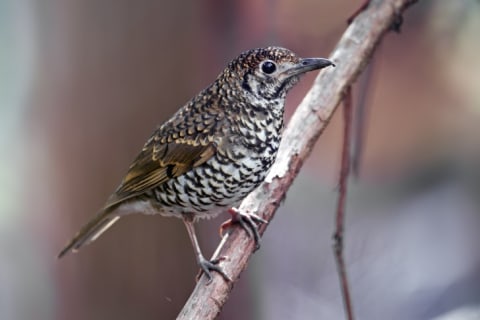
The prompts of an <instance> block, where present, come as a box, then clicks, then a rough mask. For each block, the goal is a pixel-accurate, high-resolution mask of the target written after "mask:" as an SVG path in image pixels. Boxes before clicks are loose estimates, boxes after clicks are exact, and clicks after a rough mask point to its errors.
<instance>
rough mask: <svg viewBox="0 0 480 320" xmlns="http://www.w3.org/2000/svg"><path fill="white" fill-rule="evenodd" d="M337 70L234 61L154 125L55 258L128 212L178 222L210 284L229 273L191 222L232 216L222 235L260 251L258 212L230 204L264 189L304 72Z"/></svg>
mask: <svg viewBox="0 0 480 320" xmlns="http://www.w3.org/2000/svg"><path fill="white" fill-rule="evenodd" d="M328 66H334V63H333V62H332V61H330V60H328V59H325V58H301V57H299V56H298V55H297V54H295V53H294V52H292V51H290V50H289V49H286V48H282V47H274V46H271V47H264V48H257V49H252V50H248V51H245V52H243V53H241V54H240V55H239V56H238V57H236V58H235V59H233V60H232V61H231V62H230V63H228V65H227V66H226V68H225V69H224V70H223V71H222V72H221V73H220V74H219V75H218V77H217V78H216V79H215V81H214V82H213V83H211V84H210V85H209V86H208V87H207V88H205V89H204V90H203V91H201V92H200V93H199V94H197V95H196V96H195V97H193V98H192V99H191V100H190V101H188V102H187V103H186V104H185V105H184V106H182V107H181V108H180V109H179V110H178V111H177V112H176V113H175V114H174V115H173V116H172V117H171V118H170V119H169V120H168V121H166V122H165V123H163V124H162V125H160V126H159V127H157V128H156V129H155V130H154V132H153V134H152V135H151V137H150V138H149V139H148V140H147V142H146V143H145V145H144V146H143V148H142V150H141V151H140V153H139V154H138V156H137V157H136V158H135V160H134V161H133V163H132V164H131V165H130V167H129V169H128V171H127V173H126V175H125V176H124V178H123V179H122V181H121V183H120V185H119V186H118V188H117V189H116V190H115V192H113V194H112V195H111V196H110V197H109V198H108V199H107V201H106V203H105V205H104V206H103V208H102V209H101V210H99V211H98V212H97V214H96V215H95V216H94V217H93V218H92V219H91V220H90V221H89V222H88V223H87V224H85V225H84V226H83V227H82V228H81V229H80V231H79V232H78V233H77V234H76V235H75V236H74V237H73V239H72V240H71V241H70V242H68V244H67V245H66V246H65V247H64V249H63V250H61V252H60V253H59V255H58V258H61V257H63V256H64V255H65V254H67V253H68V252H70V251H73V252H76V251H77V250H78V249H79V248H80V247H82V246H84V245H86V244H89V243H91V242H93V241H94V240H96V239H97V238H98V237H99V236H100V235H101V234H102V233H103V232H105V231H106V230H107V229H109V228H110V227H111V226H112V225H113V224H114V223H115V222H117V221H118V220H119V219H120V218H121V217H123V216H125V215H129V214H133V213H143V214H160V215H162V216H173V217H177V218H181V219H182V220H183V222H184V224H185V227H186V229H187V232H188V235H189V237H190V241H191V243H192V246H193V249H194V253H195V256H196V261H197V264H198V266H199V267H200V272H203V273H204V274H205V275H206V276H207V278H208V281H211V279H212V274H211V272H212V271H215V272H218V273H219V274H220V275H221V276H222V277H223V278H225V280H230V278H229V277H228V275H227V274H226V273H225V272H224V271H223V269H222V268H221V267H220V266H219V261H220V260H221V258H219V259H212V260H208V259H206V258H205V257H204V255H203V254H202V251H201V249H200V246H199V243H198V240H197V236H196V233H195V228H194V223H195V222H196V221H197V220H198V219H202V218H213V217H216V216H217V215H219V214H220V213H222V212H229V213H230V214H231V216H232V217H231V219H230V220H228V221H227V222H225V223H224V224H222V227H221V230H223V229H224V228H227V227H231V226H232V225H233V224H235V223H238V224H240V226H241V227H242V228H243V229H244V230H245V231H246V232H247V234H248V235H249V236H251V237H253V238H254V240H255V243H256V245H257V247H258V243H259V239H260V236H259V232H258V225H259V224H261V223H265V222H266V221H265V220H264V219H262V218H261V217H260V216H259V215H258V214H256V213H249V212H242V211H240V210H239V209H237V208H236V207H235V206H236V205H238V204H239V202H240V201H241V200H243V199H244V198H245V197H246V196H247V195H248V194H249V193H250V192H252V191H253V190H254V189H255V188H256V187H258V186H259V185H260V183H262V182H263V181H264V179H265V177H266V175H267V174H268V172H269V170H270V168H271V166H272V164H273V163H274V161H275V158H276V155H277V151H278V148H279V145H280V141H281V137H282V131H283V127H284V107H285V98H286V95H287V92H288V91H289V90H290V89H291V88H292V87H293V86H294V85H295V84H297V82H298V81H299V78H300V76H301V75H303V74H305V73H306V72H308V71H312V70H318V69H322V68H325V67H328Z"/></svg>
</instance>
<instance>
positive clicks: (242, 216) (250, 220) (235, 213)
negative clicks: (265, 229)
mask: <svg viewBox="0 0 480 320" xmlns="http://www.w3.org/2000/svg"><path fill="white" fill-rule="evenodd" d="M228 213H230V214H231V215H232V218H231V219H229V220H227V221H225V222H224V223H222V225H221V226H220V236H223V232H224V230H225V229H228V228H230V227H231V226H232V225H233V224H240V226H241V227H242V229H243V230H245V231H246V232H247V234H248V236H249V237H250V238H253V240H255V250H258V249H259V248H260V233H259V232H258V226H257V224H260V223H268V221H267V220H265V219H263V218H261V217H259V216H258V215H256V214H254V213H249V212H241V211H240V210H238V209H237V208H230V209H228Z"/></svg>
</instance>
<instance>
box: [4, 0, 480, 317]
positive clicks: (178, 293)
mask: <svg viewBox="0 0 480 320" xmlns="http://www.w3.org/2000/svg"><path fill="white" fill-rule="evenodd" d="M361 2H362V1H353V0H350V1H346V0H345V1H326V0H325V1H320V0H316V1H312V0H296V1H286V0H278V1H274V0H267V1H253V0H247V1H219V0H217V1H195V0H185V1H158V0H143V1H135V2H134V1H123V0H115V1H113V0H110V1H107V0H105V1H84V0H83V1H80V0H67V1H65V0H45V1H35V0H3V1H0V150H1V152H0V319H4V320H17V319H18V320H23V319H71V320H75V319H92V320H93V319H116V320H120V319H173V318H174V317H175V316H176V314H177V313H178V312H179V310H180V309H181V306H182V305H183V304H184V302H185V301H186V299H187V297H188V296H189V294H190V292H191V290H192V289H193V287H194V284H195V280H194V278H195V275H196V273H197V267H196V265H195V260H194V256H193V251H192V248H191V245H190V243H189V240H188V236H187V233H186V231H185V230H184V227H183V224H182V222H181V221H179V220H177V219H168V218H163V217H160V216H159V217H151V216H148V217H146V216H131V217H127V218H125V219H122V220H121V222H119V223H118V224H117V225H115V226H114V227H113V228H112V229H111V230H110V231H109V232H107V233H106V234H105V235H104V236H102V238H100V239H99V240H98V241H97V242H96V243H95V244H94V245H92V246H89V247H87V248H85V249H84V250H82V251H81V252H80V253H78V254H76V255H69V256H67V257H65V258H64V259H62V260H57V259H55V256H56V254H57V253H58V251H59V250H60V249H61V248H62V246H63V245H64V243H65V242H66V241H67V240H68V238H69V237H71V236H72V235H73V234H74V233H75V232H76V231H77V230H78V228H79V227H80V226H81V225H82V224H83V223H84V222H86V221H87V219H88V218H89V217H91V216H92V215H93V214H94V213H95V212H96V210H97V209H98V208H99V207H101V206H102V204H103V202H104V201H105V199H106V198H107V197H108V195H109V194H110V193H111V192H112V191H113V190H114V189H115V187H116V185H117V184H118V183H119V181H120V179H121V177H122V176H123V174H124V173H125V171H126V169H127V167H128V165H129V163H130V162H131V161H132V159H133V158H134V157H135V156H136V153H137V152H138V151H139V150H140V148H141V146H142V145H143V143H144V141H145V140H146V139H147V138H148V136H149V135H150V133H151V132H152V130H153V128H154V127H155V126H156V125H157V124H160V123H162V122H163V121H164V120H166V119H167V118H168V117H169V116H171V115H172V114H173V112H174V111H175V110H176V109H177V108H179V107H180V106H181V105H182V104H183V103H184V102H185V101H187V100H188V99H190V98H191V97H192V96H193V95H194V94H196V93H197V92H198V91H199V90H201V89H202V88H203V87H205V86H206V85H207V84H208V83H210V82H211V81H212V80H213V79H214V78H215V76H216V75H217V74H218V73H219V72H220V70H221V69H222V68H223V67H224V66H225V64H226V63H227V62H228V61H229V60H230V59H231V58H233V57H234V56H236V55H237V54H238V53H239V52H241V51H243V50H246V49H250V48H252V47H258V46H264V45H270V44H275V45H281V46H285V47H288V48H290V49H292V50H294V51H296V52H297V53H299V54H300V55H302V56H328V54H329V52H330V51H331V50H332V49H333V47H334V46H335V43H336V41H337V40H338V38H339V37H340V35H341V34H342V32H343V31H344V30H345V28H346V23H345V21H346V19H347V17H348V16H349V15H350V14H351V13H353V12H354V11H355V10H356V8H357V7H358V6H359V5H360V4H361ZM479 32H480V2H479V1H475V0H470V1H469V0H458V1H449V0H437V1H427V0H424V1H420V3H418V4H416V5H415V6H414V7H412V8H411V9H410V10H408V11H407V13H406V14H405V23H404V25H403V28H402V33H401V34H393V33H392V34H389V35H388V36H387V37H386V39H385V41H384V42H383V43H382V44H381V46H380V47H379V50H378V51H377V53H376V55H375V58H374V62H373V64H372V66H371V68H372V69H371V70H370V71H371V78H370V80H369V81H366V80H365V77H362V78H361V79H360V80H359V82H358V84H357V86H356V95H355V97H356V100H357V101H358V99H360V96H361V94H362V93H366V94H367V106H368V112H367V116H366V118H365V124H366V131H365V139H364V143H365V144H364V148H363V158H362V165H361V171H360V174H359V177H358V179H354V180H352V183H351V185H350V193H349V198H348V211H347V224H346V261H347V267H348V272H349V276H350V284H351V291H352V295H353V305H354V310H355V312H356V314H357V316H358V319H438V320H440V319H442V320H450V319H480V248H479V243H480V232H479V229H480V125H479V123H480V122H479V121H480V41H479V36H478V35H479ZM338 63H339V64H340V63H348V61H338ZM313 77H314V75H308V76H306V77H305V78H304V80H303V81H302V82H301V84H300V85H299V86H298V87H296V88H295V89H294V90H293V91H292V93H291V94H290V96H289V98H288V107H287V109H288V110H287V114H288V115H290V114H291V113H292V112H293V111H294V109H295V106H296V105H297V104H298V103H299V102H300V101H301V98H302V96H303V95H304V94H305V92H306V91H307V90H308V87H309V86H310V84H311V81H312V79H313ZM341 132H342V130H341V116H340V112H337V114H336V115H335V117H334V119H333V121H332V122H331V123H330V125H329V126H328V128H327V130H326V131H325V133H324V134H323V135H322V137H321V139H320V141H319V142H318V143H317V145H316V148H315V151H314V152H313V154H312V156H311V157H310V158H309V160H308V161H307V163H306V164H305V166H304V168H303V170H302V172H301V174H300V176H299V177H298V179H297V180H296V182H295V184H294V186H293V187H292V188H291V190H290V192H289V193H288V196H287V200H286V202H285V203H284V205H283V206H282V207H281V209H280V210H279V212H278V213H277V215H276V217H275V219H274V220H273V222H272V223H271V225H270V227H269V228H268V230H267V232H266V234H265V236H264V239H263V245H262V248H261V250H260V251H258V252H257V253H256V254H255V255H254V256H253V259H252V260H251V263H250V265H249V267H248V270H246V272H244V273H243V275H242V277H241V279H240V281H239V282H238V283H237V284H236V286H235V289H234V291H233V293H232V295H231V298H230V300H229V301H228V302H227V304H226V306H225V308H224V310H223V312H222V314H221V316H220V319H234V320H235V319H342V317H343V306H342V300H341V295H340V289H339V284H338V279H337V275H336V272H335V264H334V260H333V254H332V250H331V245H332V239H331V235H332V233H333V227H334V223H333V221H334V220H333V216H334V208H335V202H336V196H337V193H336V184H337V182H336V181H337V176H338V170H339V160H340V148H341V138H342V137H341ZM224 218H226V217H224ZM222 221H223V219H222V218H218V219H216V220H210V221H206V222H201V223H199V234H200V235H201V242H202V246H203V248H204V251H205V253H206V254H207V255H210V253H211V252H212V250H213V249H214V248H215V246H216V245H217V244H218V242H219V237H218V233H217V230H218V226H219V224H220V223H221V222H222Z"/></svg>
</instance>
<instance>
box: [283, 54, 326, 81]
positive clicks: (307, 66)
mask: <svg viewBox="0 0 480 320" xmlns="http://www.w3.org/2000/svg"><path fill="white" fill-rule="evenodd" d="M328 66H334V67H335V64H334V63H333V62H332V61H330V60H328V59H324V58H304V59H300V61H298V63H296V64H294V65H293V66H292V67H291V68H288V69H287V70H285V71H284V73H285V75H287V76H288V77H293V76H297V75H300V74H302V73H305V72H308V71H312V70H317V69H322V68H325V67H328Z"/></svg>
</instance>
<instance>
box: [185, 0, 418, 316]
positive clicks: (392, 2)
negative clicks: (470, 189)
mask: <svg viewBox="0 0 480 320" xmlns="http://www.w3.org/2000/svg"><path fill="white" fill-rule="evenodd" d="M413 2H416V1H412V0H372V1H370V4H369V6H368V8H366V9H365V10H364V11H363V12H361V13H360V14H359V15H358V17H357V18H356V19H355V20H354V21H353V22H352V24H350V26H349V27H348V28H347V30H346V31H345V33H344V34H343V36H342V38H341V39H340V41H339V43H338V45H337V47H336V49H335V50H334V51H333V53H332V55H331V57H330V59H332V60H333V61H334V62H335V63H337V67H336V68H331V69H327V70H324V71H322V72H321V73H320V75H319V76H318V77H317V78H316V79H315V82H314V84H313V86H312V88H311V89H310V90H309V92H308V93H307V94H306V96H305V98H304V99H303V101H302V102H301V103H300V105H299V106H298V108H297V110H296V112H295V114H294V115H293V116H292V118H291V120H290V123H289V125H288V127H287V129H286V130H285V132H284V134H283V139H282V143H281V145H280V150H279V152H278V156H277V160H276V162H275V164H274V166H273V168H272V170H271V172H270V174H269V176H268V177H267V179H266V181H265V182H264V183H263V184H262V185H261V186H260V187H258V188H257V189H256V190H255V191H253V192H252V193H251V194H250V195H249V196H248V197H247V198H246V199H245V200H244V201H243V202H242V204H241V206H240V210H242V211H250V212H255V213H257V214H258V215H260V216H262V218H264V219H266V220H268V221H270V220H271V219H272V218H273V216H274V214H275V211H276V209H277V208H278V207H279V206H280V204H281V202H282V199H283V198H284V197H285V194H286V192H287V190H288V188H289V187H290V185H291V184H292V182H293V180H294V179H295V177H296V176H297V173H298V171H299V170H300V168H301V166H302V164H303V162H304V160H305V158H306V157H307V156H308V155H309V154H310V152H311V150H312V148H313V146H314V144H315V142H316V141H317V139H318V137H319V136H320V134H321V133H322V132H323V130H324V129H325V126H326V125H327V124H328V122H329V121H330V119H331V117H332V115H333V112H334V111H335V109H336V107H337V105H338V104H339V103H340V101H341V100H342V99H343V97H344V92H345V91H346V90H347V88H348V87H349V86H350V85H351V84H352V83H353V82H354V81H355V80H356V78H357V77H358V75H359V74H360V72H361V71H362V70H363V68H364V67H365V66H366V64H367V63H368V61H369V59H370V57H371V56H372V53H373V51H374V50H375V47H376V46H377V44H378V43H379V41H380V40H381V39H382V37H383V35H384V34H385V33H386V32H387V31H388V30H389V29H390V28H391V26H392V25H394V24H395V23H396V22H398V21H399V17H400V14H401V13H402V12H403V11H404V10H405V9H406V8H407V7H408V6H409V5H410V4H412V3H413ZM266 227H267V226H266V225H262V226H261V227H260V233H261V234H263V232H264V231H265V228H266ZM253 250H254V243H253V240H252V239H250V238H249V237H248V235H247V234H246V233H245V232H244V231H243V230H240V228H234V229H232V232H231V233H227V234H226V235H225V236H224V237H223V238H222V241H221V242H220V245H219V246H218V248H217V250H216V251H215V254H214V257H218V256H226V257H228V259H227V260H225V261H222V262H221V266H222V268H223V270H224V271H225V272H226V273H227V274H228V275H229V276H230V278H231V279H232V282H231V283H227V282H226V281H225V280H224V279H223V278H222V277H221V276H220V275H218V274H214V276H213V279H212V282H211V283H210V284H209V285H206V282H207V279H206V278H205V277H204V276H202V277H201V278H200V279H199V281H198V283H197V285H196V287H195V289H194V290H193V292H192V294H191V296H190V298H189V299H188V301H187V302H186V304H185V306H184V307H183V309H182V311H181V312H180V314H179V315H178V317H177V320H195V319H202V320H205V319H214V318H215V317H216V316H217V315H218V314H219V312H220V310H221V308H222V306H223V305H224V304H225V302H226V301H227V299H228V295H229V293H230V291H231V290H232V288H233V284H234V283H235V282H236V281H237V280H238V278H239V276H240V273H241V272H242V271H243V270H244V269H245V268H246V266H247V263H248V260H249V258H250V256H251V255H252V254H253Z"/></svg>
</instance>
